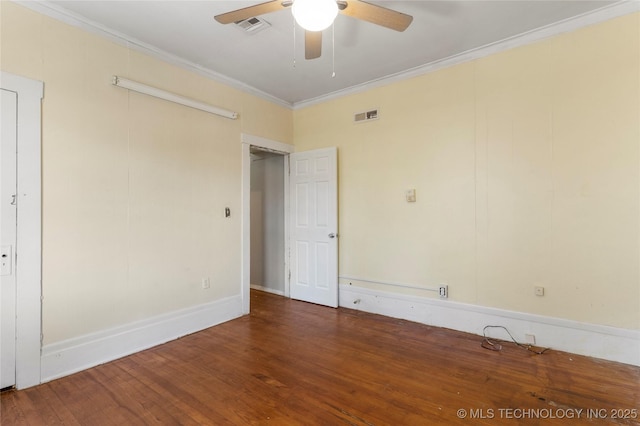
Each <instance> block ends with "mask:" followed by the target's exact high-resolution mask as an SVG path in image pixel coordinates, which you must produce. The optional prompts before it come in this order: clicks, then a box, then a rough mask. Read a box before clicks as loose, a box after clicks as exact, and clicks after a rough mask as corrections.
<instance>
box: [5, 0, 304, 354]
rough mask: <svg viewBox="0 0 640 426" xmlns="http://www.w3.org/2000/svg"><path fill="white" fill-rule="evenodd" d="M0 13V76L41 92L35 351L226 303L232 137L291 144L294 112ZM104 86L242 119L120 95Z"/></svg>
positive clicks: (235, 170) (232, 288)
mask: <svg viewBox="0 0 640 426" xmlns="http://www.w3.org/2000/svg"><path fill="white" fill-rule="evenodd" d="M1 14H2V16H1V25H2V27H1V30H2V33H1V43H2V44H1V46H0V47H1V48H0V54H1V56H0V65H1V68H2V70H3V71H7V72H11V73H15V74H18V75H21V76H25V77H29V78H33V79H37V80H42V81H44V88H45V96H44V101H43V117H42V118H43V135H42V145H43V159H42V162H43V296H44V302H43V333H44V342H45V344H49V343H54V342H59V341H61V340H65V339H68V338H72V337H77V336H81V335H84V334H87V333H91V332H95V331H100V330H104V329H107V328H110V327H114V326H118V325H122V324H127V323H129V322H132V321H135V320H139V319H144V318H148V317H150V316H153V315H157V314H162V313H167V312H172V311H175V310H178V309H182V308H187V307H190V306H194V305H199V304H202V303H206V302H210V301H215V300H218V299H221V298H224V297H227V296H232V295H238V294H239V293H240V179H241V170H240V168H241V144H240V134H241V132H246V133H250V134H254V135H258V136H262V137H267V138H271V139H277V140H280V141H283V142H289V143H290V142H291V141H292V129H293V125H292V118H293V114H292V112H291V111H290V110H288V109H286V108H283V107H280V106H276V105H274V104H272V103H269V102H267V101H264V100H261V99H258V98H256V97H254V96H251V95H248V94H246V93H243V92H240V91H237V90H235V89H232V88H230V87H228V86H225V85H222V84H219V83H216V82H214V81H211V80H209V79H207V78H205V77H202V76H199V75H196V74H193V73H190V72H188V71H185V70H183V69H181V68H178V67H175V66H172V65H168V64H167V63H164V62H161V61H159V60H157V59H154V58H151V57H149V56H146V55H143V54H141V53H138V52H136V51H134V50H131V49H127V48H125V47H122V46H120V45H117V44H115V43H112V42H110V41H108V40H105V39H103V38H101V37H98V36H95V35H93V34H90V33H87V32H85V31H82V30H80V29H77V28H74V27H71V26H68V25H65V24H63V23H60V22H58V21H56V20H53V19H50V18H48V17H45V16H42V15H40V14H37V13H35V12H32V11H30V10H28V9H25V8H23V7H21V6H18V5H16V4H14V3H10V2H4V1H3V2H1ZM114 74H116V75H122V76H126V77H128V78H131V79H133V80H137V81H141V82H144V83H146V84H149V85H152V86H157V87H161V88H163V89H166V90H169V91H172V92H175V93H179V94H182V95H184V96H187V97H192V98H195V99H198V100H201V101H203V102H207V103H210V104H213V105H216V106H220V107H223V108H227V109H230V110H234V111H238V112H239V113H240V119H239V120H236V121H232V120H228V119H225V118H220V117H217V116H214V115H211V114H207V113H204V112H201V111H197V110H193V109H190V108H187V107H183V106H180V105H176V104H172V103H169V102H165V101H162V100H158V99H155V98H151V97H148V96H145V95H140V94H136V93H129V92H128V91H127V90H123V89H119V88H116V87H113V86H111V76H112V75H114ZM225 207H230V208H231V212H232V216H231V218H229V219H225V218H224V215H223V211H224V208H225ZM205 277H208V278H210V280H211V288H210V289H209V290H203V289H202V288H201V279H202V278H205Z"/></svg>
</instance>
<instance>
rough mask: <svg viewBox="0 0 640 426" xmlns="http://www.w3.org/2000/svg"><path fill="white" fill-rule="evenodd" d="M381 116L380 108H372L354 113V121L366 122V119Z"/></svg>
mask: <svg viewBox="0 0 640 426" xmlns="http://www.w3.org/2000/svg"><path fill="white" fill-rule="evenodd" d="M378 118H380V115H379V114H378V109H372V110H370V111H363V112H356V113H355V114H353V121H354V122H355V123H364V122H365V121H371V120H377V119H378Z"/></svg>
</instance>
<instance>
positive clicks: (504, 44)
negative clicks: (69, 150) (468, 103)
mask: <svg viewBox="0 0 640 426" xmlns="http://www.w3.org/2000/svg"><path fill="white" fill-rule="evenodd" d="M12 1H14V2H15V3H17V4H20V5H21V6H24V7H26V8H28V9H31V10H34V11H36V12H38V13H41V14H43V15H46V16H49V17H51V18H53V19H56V20H58V21H62V22H64V23H66V24H69V25H72V26H74V27H78V28H81V29H83V30H86V31H88V32H90V33H93V34H97V35H100V36H102V37H105V38H107V39H109V40H111V41H113V42H115V43H117V44H120V45H122V46H125V47H127V48H131V49H134V50H136V51H138V52H140V53H144V54H147V55H149V56H152V57H154V58H156V59H160V60H162V61H164V62H167V63H170V64H172V65H175V66H178V67H181V68H183V69H186V70H188V71H192V72H194V73H196V74H199V75H202V76H204V77H206V78H210V79H212V80H214V81H217V82H219V83H222V84H226V85H228V86H230V87H232V88H234V89H237V90H240V91H243V92H245V93H248V94H251V95H254V96H256V97H259V98H262V99H264V100H267V101H270V102H273V103H275V104H277V105H280V106H283V107H285V108H289V109H293V110H298V109H302V108H306V107H309V106H313V105H317V104H320V103H323V102H327V101H330V100H334V99H338V98H341V97H344V96H349V95H353V94H356V93H362V92H365V91H367V90H371V89H374V88H377V87H382V86H386V85H389V84H392V83H396V82H399V81H402V80H407V79H410V78H413V77H418V76H421V75H424V74H428V73H431V72H434V71H438V70H441V69H443V68H448V67H451V66H454V65H458V64H461V63H464V62H469V61H473V60H475V59H479V58H483V57H486V56H489V55H493V54H495V53H499V52H503V51H505V50H509V49H513V48H515V47H520V46H525V45H527V44H531V43H535V42H537V41H541V40H544V39H547V38H550V37H554V36H556V35H559V34H563V33H568V32H571V31H575V30H578V29H580V28H583V27H587V26H590V25H594V24H598V23H601V22H604V21H608V20H610V19H613V18H617V17H619V16H623V15H627V14H630V13H634V12H639V11H640V1H637V0H622V1H619V2H617V3H613V4H611V5H608V6H604V7H602V8H599V9H596V10H593V11H590V12H587V13H584V14H582V15H578V16H575V17H572V18H568V19H565V20H562V21H559V22H556V23H553V24H549V25H547V26H544V27H540V28H537V29H535V30H531V31H528V32H525V33H522V34H519V35H516V36H513V37H509V38H506V39H504V40H500V41H497V42H494V43H491V44H488V45H484V46H481V47H478V48H475V49H471V50H468V51H466V52H462V53H459V54H457V55H453V56H449V57H447V58H443V59H439V60H437V61H433V62H429V63H427V64H424V65H420V66H417V67H414V68H411V69H408V70H405V71H401V72H398V73H394V74H390V75H387V76H384V77H380V78H377V79H374V80H370V81H368V82H365V83H361V84H357V85H355V86H350V87H348V88H345V89H341V90H337V91H335V92H331V93H328V94H325V95H321V96H318V97H315V98H311V99H306V100H303V101H299V102H294V103H291V102H288V101H285V100H283V99H280V98H278V97H276V96H273V95H271V94H269V93H266V92H264V91H262V90H260V89H257V88H255V87H253V86H250V85H248V84H246V83H243V82H241V81H238V80H235V79H233V78H231V77H228V76H226V75H223V74H220V73H217V72H215V71H213V70H210V69H208V68H206V67H203V66H202V65H199V64H196V63H194V62H191V61H188V60H186V59H183V58H181V57H179V56H176V55H174V54H171V53H169V52H166V51H164V50H162V49H159V48H157V47H155V46H152V45H150V44H148V43H145V42H142V41H140V40H137V39H135V38H132V37H129V36H127V35H126V34H123V33H121V32H119V31H116V30H113V29H111V28H108V27H106V26H104V25H101V24H99V23H97V22H95V21H92V20H89V19H87V18H85V17H83V16H80V15H78V14H75V13H73V12H70V11H68V10H66V9H64V8H62V7H59V6H57V5H55V4H52V3H51V2H49V1H48V0H42V1H30V0H12Z"/></svg>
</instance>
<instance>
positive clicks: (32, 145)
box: [0, 72, 44, 389]
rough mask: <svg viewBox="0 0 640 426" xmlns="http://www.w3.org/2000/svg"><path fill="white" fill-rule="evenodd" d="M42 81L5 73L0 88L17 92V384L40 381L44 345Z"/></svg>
mask: <svg viewBox="0 0 640 426" xmlns="http://www.w3.org/2000/svg"><path fill="white" fill-rule="evenodd" d="M43 87H44V85H43V83H42V82H41V81H36V80H31V79H28V78H24V77H20V76H17V75H14V74H10V73H7V72H0V88H2V89H4V90H8V91H12V92H15V93H17V94H18V111H17V112H18V140H17V147H18V165H17V186H18V188H17V190H18V197H17V200H18V206H19V208H18V212H17V213H18V214H17V221H18V226H17V239H16V240H17V244H16V246H17V249H18V262H17V265H16V291H17V293H16V335H17V338H16V388H18V389H24V388H27V387H30V386H34V385H37V384H39V383H40V381H41V373H40V362H41V359H40V351H41V347H42V339H41V335H42V185H41V176H42V167H41V164H42V163H41V155H42V148H41V124H40V123H41V116H42V105H41V103H42V102H41V101H42V97H43Z"/></svg>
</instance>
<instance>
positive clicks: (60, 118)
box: [0, 2, 640, 344]
mask: <svg viewBox="0 0 640 426" xmlns="http://www.w3.org/2000/svg"><path fill="white" fill-rule="evenodd" d="M0 13H1V20H0V23H1V25H2V27H1V46H0V67H1V69H2V70H3V71H8V72H12V73H15V74H19V75H22V76H26V77H30V78H34V79H38V80H42V81H44V83H45V98H44V102H43V209H44V212H43V213H44V219H43V220H44V224H43V225H44V230H43V244H44V253H43V263H44V265H43V267H44V268H43V270H44V276H43V294H44V298H45V299H44V303H43V332H44V335H45V343H46V344H49V343H54V342H59V341H61V340H65V339H68V338H72V337H77V336H81V335H84V334H87V333H91V332H95V331H100V330H104V329H106V328H109V327H113V326H118V325H122V324H127V323H129V322H131V321H135V320H138V319H143V318H148V317H150V316H153V315H156V314H162V313H165V312H171V311H175V310H177V309H181V308H185V307H189V306H194V305H198V304H201V303H206V302H209V301H214V300H218V299H220V298H223V297H226V296H230V295H236V294H238V293H239V292H240V258H239V253H240V222H239V220H240V216H239V208H240V161H241V158H240V143H239V140H240V134H241V132H246V133H250V134H254V135H258V136H262V137H266V138H270V139H275V140H280V141H283V142H288V143H291V142H293V141H294V140H295V144H296V146H297V149H298V150H304V149H313V148H320V147H325V146H334V145H336V146H338V147H339V173H340V179H339V182H340V183H339V185H340V186H339V191H340V195H339V196H340V235H341V241H340V272H341V274H343V275H347V274H348V275H355V276H360V277H364V278H372V279H378V280H389V281H396V282H397V281H402V282H407V283H416V284H422V285H427V286H432V285H436V284H439V283H441V282H446V283H448V284H449V285H450V298H451V300H456V301H461V302H466V303H472V304H478V305H483V306H493V307H498V308H504V309H510V310H515V311H522V312H530V313H536V314H542V315H549V316H554V317H560V318H568V319H574V320H578V321H584V322H589V323H597V324H605V325H612V326H617V327H624V328H632V329H637V328H640V284H639V282H640V280H639V278H640V277H639V264H640V252H639V247H638V245H639V244H638V241H639V236H640V229H639V222H640V212H639V199H640V182H639V172H640V153H639V146H638V145H639V143H640V118H639V117H640V87H639V86H640V59H639V56H640V54H639V52H640V15H638V14H636V15H631V16H626V17H622V18H618V19H615V20H612V21H609V22H606V23H603V24H599V25H596V26H593V27H589V28H586V29H582V30H580V31H576V32H574V33H570V34H565V35H561V36H558V37H555V38H553V39H550V40H547V41H543V42H540V43H536V44H533V45H530V46H525V47H521V48H517V49H514V50H511V51H507V52H504V53H501V54H497V55H493V56H490V57H487V58H484V59H480V60H476V61H474V62H470V63H466V64H462V65H458V66H455V67H451V68H448V69H445V70H441V71H439V72H435V73H432V74H429V75H425V76H422V77H419V78H414V79H411V80H407V81H403V82H400V83H396V84H393V85H389V86H386V87H382V88H377V89H374V90H370V91H367V92H365V93H362V94H357V95H352V96H349V97H345V98H341V99H338V100H334V101H329V102H326V103H323V104H321V105H317V106H313V107H308V108H305V109H302V110H299V111H296V112H295V113H292V112H291V111H289V110H287V109H286V108H282V107H279V106H276V105H274V104H271V103H269V102H267V101H264V100H262V99H258V98H256V97H253V96H251V95H248V94H246V93H243V92H239V91H237V90H235V89H232V88H230V87H228V86H225V85H222V84H219V83H216V82H214V81H211V80H209V79H207V78H204V77H202V76H199V75H195V74H193V73H190V72H188V71H185V70H183V69H180V68H178V67H175V66H172V65H168V64H166V63H163V62H161V61H159V60H156V59H154V58H151V57H148V56H145V55H143V54H140V53H138V52H136V51H135V50H131V49H126V48H124V47H122V46H120V45H117V44H114V43H112V42H110V41H108V40H105V39H102V38H100V37H98V36H94V35H92V34H89V33H87V32H84V31H82V30H79V29H76V28H72V27H70V26H67V25H65V24H62V23H60V22H58V21H55V20H53V19H50V18H47V17H44V16H42V15H39V14H37V13H35V12H32V11H30V10H28V9H25V8H23V7H21V6H18V5H16V4H14V3H10V2H0ZM113 74H120V75H123V76H127V77H129V78H131V79H134V80H139V81H142V82H145V83H148V84H150V85H155V86H158V87H162V88H164V89H167V90H170V91H173V92H177V93H180V94H182V95H185V96H189V97H193V98H196V99H199V100H202V101H204V102H208V103H211V104H214V105H217V106H220V107H223V108H227V109H231V110H235V111H238V112H240V119H239V120H237V121H230V120H226V119H223V118H219V117H216V116H213V115H209V114H206V113H203V112H200V111H195V110H191V109H189V108H186V107H182V106H178V105H174V104H171V103H167V102H164V101H161V100H157V99H153V98H149V97H146V96H144V95H139V94H135V93H130V94H129V93H128V92H127V91H126V90H122V89H118V88H114V87H112V86H111V85H110V80H111V76H112V75H113ZM370 107H378V108H380V111H381V119H380V120H379V121H374V122H371V123H366V124H357V125H356V124H353V123H352V114H353V113H354V112H356V111H362V110H365V109H368V108H370ZM294 120H295V121H294ZM409 188H416V190H417V197H418V201H417V203H415V204H408V203H406V202H405V201H404V191H405V190H406V189H409ZM227 206H228V207H230V208H231V211H232V217H231V218H230V219H225V218H224V217H223V214H222V212H223V209H224V207H227ZM204 277H210V279H211V283H212V285H211V287H212V288H211V289H209V290H202V289H201V285H200V280H201V279H202V278H204ZM354 284H361V285H366V284H365V283H357V282H356V283H354ZM535 285H541V286H544V287H545V288H546V295H545V296H544V297H542V298H540V297H535V296H534V295H533V286H535ZM376 288H378V287H376ZM380 288H382V289H384V290H387V291H401V290H398V289H394V288H389V287H380ZM407 292H409V293H415V294H419V295H424V296H432V293H426V292H421V291H413V290H407Z"/></svg>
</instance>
